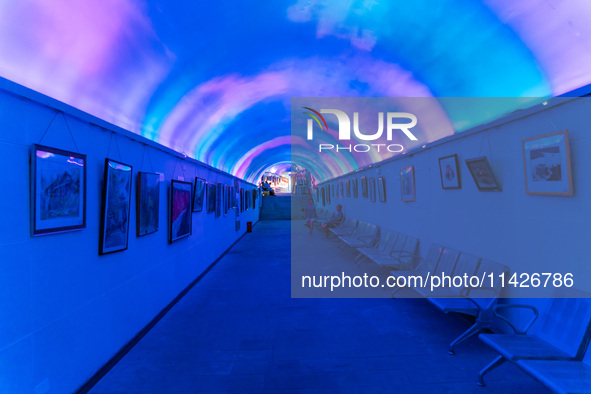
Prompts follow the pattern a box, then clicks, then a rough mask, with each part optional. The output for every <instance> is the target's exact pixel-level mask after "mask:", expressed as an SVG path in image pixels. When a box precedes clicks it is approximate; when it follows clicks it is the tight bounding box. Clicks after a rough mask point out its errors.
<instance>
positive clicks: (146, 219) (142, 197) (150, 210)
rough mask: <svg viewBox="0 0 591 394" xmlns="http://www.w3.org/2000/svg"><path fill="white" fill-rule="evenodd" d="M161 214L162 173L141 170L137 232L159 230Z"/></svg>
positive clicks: (140, 233)
mask: <svg viewBox="0 0 591 394" xmlns="http://www.w3.org/2000/svg"><path fill="white" fill-rule="evenodd" d="M159 215H160V174H153V173H150V172H139V173H138V176H137V200H136V213H135V216H136V234H137V236H138V237H141V236H144V235H148V234H152V233H155V232H156V231H158V225H159V220H160V218H159Z"/></svg>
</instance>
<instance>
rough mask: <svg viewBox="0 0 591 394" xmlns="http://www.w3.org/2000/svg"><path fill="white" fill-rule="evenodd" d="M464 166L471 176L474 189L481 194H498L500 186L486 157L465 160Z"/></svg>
mask: <svg viewBox="0 0 591 394" xmlns="http://www.w3.org/2000/svg"><path fill="white" fill-rule="evenodd" d="M466 165H467V166H468V169H469V170H470V174H472V178H473V179H474V183H476V187H478V190H480V191H481V192H500V191H501V186H500V185H499V183H498V182H497V179H496V178H495V174H494V173H493V170H492V168H491V166H490V163H489V162H488V159H487V158H486V156H482V157H475V158H473V159H466Z"/></svg>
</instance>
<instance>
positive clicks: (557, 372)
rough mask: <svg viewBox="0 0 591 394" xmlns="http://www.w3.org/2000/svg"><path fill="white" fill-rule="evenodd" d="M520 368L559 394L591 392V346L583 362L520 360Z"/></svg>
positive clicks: (585, 393) (518, 363)
mask: <svg viewBox="0 0 591 394" xmlns="http://www.w3.org/2000/svg"><path fill="white" fill-rule="evenodd" d="M517 365H518V366H519V368H521V369H522V370H524V371H525V372H526V373H528V374H529V375H531V376H533V377H534V378H535V379H536V380H538V381H539V382H542V383H543V384H544V385H546V387H548V388H549V389H550V390H552V391H553V392H555V393H559V394H588V393H590V392H591V346H589V347H587V353H586V354H585V358H584V359H583V360H582V361H578V360H519V361H517Z"/></svg>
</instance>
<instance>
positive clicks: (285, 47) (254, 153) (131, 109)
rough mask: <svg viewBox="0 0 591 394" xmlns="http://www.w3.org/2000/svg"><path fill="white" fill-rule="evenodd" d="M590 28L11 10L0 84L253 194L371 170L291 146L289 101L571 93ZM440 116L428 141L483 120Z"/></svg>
mask: <svg viewBox="0 0 591 394" xmlns="http://www.w3.org/2000/svg"><path fill="white" fill-rule="evenodd" d="M589 20H591V3H590V2H589V1H587V0H572V1H554V0H520V1H514V0H482V1H474V0H444V1H436V2H434V1H431V0H429V1H428V0H417V1H412V2H411V1H378V0H376V1H367V0H352V1H347V2H343V1H338V0H292V1H290V2H287V3H286V2H276V1H265V2H232V3H228V2H194V1H168V2H167V1H163V0H159V1H158V0H148V1H142V0H100V1H99V0H89V1H84V2H80V1H77V0H53V1H51V2H48V1H45V0H24V1H23V0H6V1H3V2H1V3H0V75H1V76H2V77H5V78H7V79H9V80H12V81H14V82H17V83H20V84H22V85H25V86H27V87H30V88H32V89H34V90H37V91H39V92H41V93H44V94H47V95H49V96H51V97H53V98H56V99H58V100H61V101H64V102H66V103H68V104H70V105H72V106H74V107H77V108H79V109H81V110H84V111H87V112H89V113H91V114H93V115H95V116H98V117H100V118H102V119H104V120H107V121H109V122H112V123H114V124H116V125H118V126H121V127H124V128H126V129H128V130H131V131H133V132H135V133H138V134H141V135H143V136H145V137H147V138H149V139H151V140H154V141H157V142H159V143H162V144H164V145H166V146H169V147H171V148H173V149H175V150H178V151H179V152H182V153H185V154H187V155H188V156H192V157H195V158H196V159H198V160H201V161H203V162H206V163H208V164H210V165H213V166H215V167H218V168H220V169H222V170H224V171H228V172H231V173H233V174H235V175H237V176H239V177H242V178H245V179H248V180H250V181H256V180H257V179H258V177H259V176H260V175H261V174H262V172H263V171H265V170H266V169H268V168H269V167H270V166H271V165H273V164H274V163H285V162H291V163H295V164H300V165H302V166H304V167H306V168H308V169H309V170H310V171H311V172H312V173H313V174H314V176H315V177H316V178H317V179H320V180H325V179H329V178H332V177H334V176H338V175H340V174H342V173H343V172H346V171H349V170H351V169H355V168H357V167H359V166H360V165H363V164H364V163H358V162H357V161H356V158H355V157H353V159H350V158H349V159H347V160H345V161H343V160H342V158H340V157H338V156H336V155H335V156H334V157H333V158H332V159H330V160H326V161H322V162H321V161H319V160H316V159H315V157H314V152H315V149H316V148H315V147H314V146H311V145H309V144H308V143H307V141H305V140H302V141H291V140H290V137H289V135H290V98H291V97H298V96H299V97H302V96H303V97H315V96H316V97H356V96H367V97H446V96H447V97H472V96H491V97H493V96H505V97H536V96H538V97H540V96H552V95H559V94H563V93H566V92H568V91H570V90H573V89H575V88H578V87H581V86H584V85H587V84H589V83H590V82H591V71H590V69H589V67H588V65H589V64H591V24H589V23H588V22H589ZM437 102H438V100H434V107H435V108H436V107H437V105H436V104H437ZM438 108H439V109H438V111H439V112H440V113H441V115H442V116H443V118H442V119H445V122H444V123H445V128H444V131H443V132H442V131H441V129H440V130H438V131H437V132H436V133H435V132H430V131H428V130H427V131H426V133H425V141H424V142H429V141H433V140H436V139H438V138H441V137H442V136H443V135H448V134H450V133H453V132H457V131H461V130H463V129H465V128H467V127H469V126H470V125H474V124H475V123H478V122H479V121H482V120H483V119H484V118H479V117H478V116H477V114H472V115H471V118H470V119H466V118H465V117H463V115H462V113H461V111H454V110H453V108H447V107H445V106H444V105H439V106H438ZM497 115H498V114H497ZM381 159H383V157H375V158H373V159H372V160H381Z"/></svg>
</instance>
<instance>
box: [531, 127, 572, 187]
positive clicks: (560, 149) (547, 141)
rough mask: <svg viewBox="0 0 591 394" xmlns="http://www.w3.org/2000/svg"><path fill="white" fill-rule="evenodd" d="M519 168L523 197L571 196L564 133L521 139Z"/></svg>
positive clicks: (567, 147) (566, 141) (568, 147)
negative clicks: (525, 195)
mask: <svg viewBox="0 0 591 394" xmlns="http://www.w3.org/2000/svg"><path fill="white" fill-rule="evenodd" d="M523 167H524V171H525V192H526V193H527V194H533V195H548V196H572V195H573V179H572V172H571V163H570V146H569V142H568V131H567V130H563V131H558V132H555V133H550V134H544V135H540V136H537V137H531V138H526V139H524V140H523Z"/></svg>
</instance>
